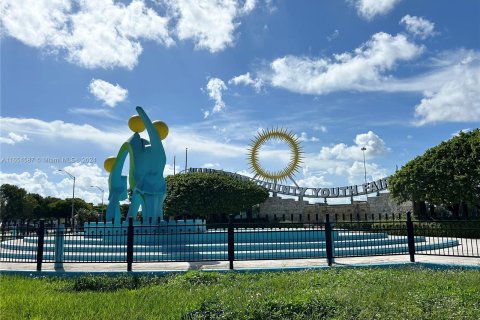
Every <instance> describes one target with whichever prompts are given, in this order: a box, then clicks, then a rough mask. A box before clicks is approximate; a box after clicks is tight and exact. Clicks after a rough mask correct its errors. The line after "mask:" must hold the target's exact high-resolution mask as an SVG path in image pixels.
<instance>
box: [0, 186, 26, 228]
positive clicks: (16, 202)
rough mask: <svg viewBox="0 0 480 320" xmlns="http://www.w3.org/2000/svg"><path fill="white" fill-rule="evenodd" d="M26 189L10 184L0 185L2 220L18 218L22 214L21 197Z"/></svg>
mask: <svg viewBox="0 0 480 320" xmlns="http://www.w3.org/2000/svg"><path fill="white" fill-rule="evenodd" d="M26 194H27V191H25V189H23V188H19V187H17V186H15V185H12V184H2V186H1V187H0V218H1V219H2V220H8V219H18V218H22V215H23V205H24V203H23V198H24V197H25V196H26Z"/></svg>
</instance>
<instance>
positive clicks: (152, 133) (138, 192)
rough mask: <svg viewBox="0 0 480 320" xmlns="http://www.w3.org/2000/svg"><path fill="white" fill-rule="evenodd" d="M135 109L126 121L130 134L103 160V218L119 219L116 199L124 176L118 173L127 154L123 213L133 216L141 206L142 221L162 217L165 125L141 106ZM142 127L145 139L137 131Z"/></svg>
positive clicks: (123, 186) (164, 189)
mask: <svg viewBox="0 0 480 320" xmlns="http://www.w3.org/2000/svg"><path fill="white" fill-rule="evenodd" d="M136 110H137V113H138V115H135V116H133V117H131V118H130V120H129V122H128V125H129V128H130V129H131V130H132V131H134V134H133V135H132V136H131V137H130V138H129V139H128V140H127V141H126V142H125V143H124V144H123V145H122V146H121V148H120V151H119V152H118V155H117V157H116V158H113V157H111V158H108V159H107V160H105V164H104V167H105V169H106V170H107V171H109V172H110V176H109V191H110V195H109V200H110V202H109V204H108V207H107V217H106V218H107V220H110V219H114V220H115V221H120V201H121V200H125V199H126V191H127V189H126V180H127V177H126V176H122V175H121V173H122V169H123V165H124V163H125V159H126V157H127V155H129V156H130V166H129V177H128V178H129V179H128V180H129V184H130V189H131V190H132V197H131V203H130V208H129V211H128V215H127V216H129V217H130V216H131V217H134V218H136V214H137V212H138V209H139V207H140V206H141V207H142V217H143V219H144V221H147V222H148V221H156V220H158V219H160V220H161V219H163V201H164V200H165V197H166V194H167V186H166V183H165V179H164V177H163V171H164V169H165V164H166V155H165V149H164V148H163V144H162V139H165V138H166V136H167V135H168V127H167V125H166V124H165V123H163V122H161V121H154V122H152V121H150V118H149V117H148V116H147V114H146V113H145V111H144V110H143V109H142V108H141V107H137V108H136ZM145 129H147V133H148V138H149V140H146V139H143V138H141V137H140V134H139V132H142V131H143V130H145ZM112 163H113V164H112ZM110 166H111V168H110ZM109 169H110V170H109Z"/></svg>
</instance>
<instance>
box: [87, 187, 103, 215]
mask: <svg viewBox="0 0 480 320" xmlns="http://www.w3.org/2000/svg"><path fill="white" fill-rule="evenodd" d="M90 187H91V188H97V189H98V190H100V191H102V211H101V212H102V216H103V194H104V193H105V190H103V189H102V188H100V187H99V186H90Z"/></svg>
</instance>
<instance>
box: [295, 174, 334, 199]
mask: <svg viewBox="0 0 480 320" xmlns="http://www.w3.org/2000/svg"><path fill="white" fill-rule="evenodd" d="M295 182H296V183H297V184H298V185H299V186H301V187H307V188H318V187H326V186H330V185H332V184H331V183H330V182H328V181H327V180H326V178H325V177H324V176H317V175H309V176H306V177H304V178H303V179H299V180H295ZM306 200H307V199H306Z"/></svg>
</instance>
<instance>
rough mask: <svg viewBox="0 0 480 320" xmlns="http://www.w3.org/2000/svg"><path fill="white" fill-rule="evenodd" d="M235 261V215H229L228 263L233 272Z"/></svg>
mask: <svg viewBox="0 0 480 320" xmlns="http://www.w3.org/2000/svg"><path fill="white" fill-rule="evenodd" d="M234 260H235V236H234V228H233V214H230V215H228V263H229V269H230V270H233V261H234Z"/></svg>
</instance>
